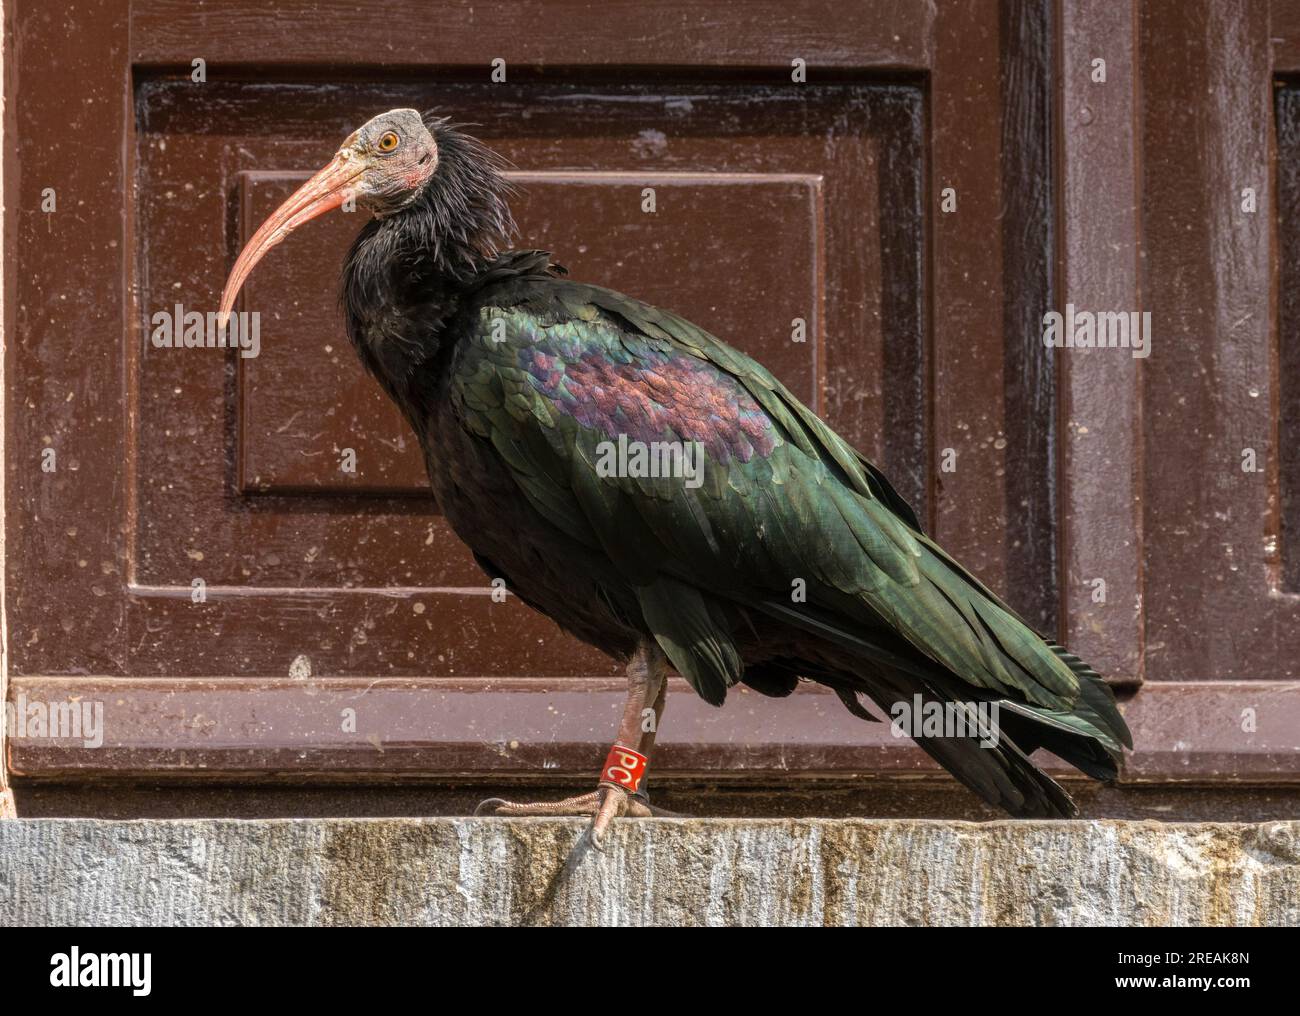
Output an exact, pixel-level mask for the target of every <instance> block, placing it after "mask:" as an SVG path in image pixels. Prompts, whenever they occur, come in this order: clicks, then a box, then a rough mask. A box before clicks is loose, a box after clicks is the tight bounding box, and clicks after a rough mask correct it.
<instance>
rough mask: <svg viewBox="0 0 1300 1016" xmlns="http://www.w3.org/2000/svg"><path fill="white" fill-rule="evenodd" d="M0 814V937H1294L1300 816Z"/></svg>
mask: <svg viewBox="0 0 1300 1016" xmlns="http://www.w3.org/2000/svg"><path fill="white" fill-rule="evenodd" d="M584 828H585V824H584V823H583V822H582V821H580V820H576V819H473V818H433V819H282V820H257V821H244V820H237V819H205V820H196V821H161V820H143V821H131V822H108V821H98V820H91V819H9V820H5V821H0V925H24V924H30V925H46V924H54V925H65V924H67V925H100V924H112V925H117V924H121V925H149V924H161V925H208V924H217V925H235V924H243V925H284V924H288V925H321V924H323V925H338V924H346V925H352V924H423V925H466V924H470V925H480V924H488V925H496V924H545V925H558V924H601V925H641V924H660V925H698V924H709V925H809V924H811V925H819V924H835V925H839V924H850V925H853V924H862V925H967V924H1002V925H1008V924H1010V925H1020V924H1030V925H1202V924H1213V925H1289V926H1296V925H1300V822H1271V823H1262V824H1218V823H1205V824H1162V823H1156V822H1118V821H1102V822H1082V821H1079V822H1012V821H1004V822H989V823H964V822H935V821H886V820H856V819H848V820H846V819H686V820H672V819H656V820H636V821H631V820H628V821H619V822H616V823H615V827H614V830H613V834H612V835H611V838H610V850H609V852H608V853H605V854H601V853H598V852H595V851H592V850H590V849H589V848H588V847H587V845H586V842H585V839H584V838H583V836H582V833H583V829H584Z"/></svg>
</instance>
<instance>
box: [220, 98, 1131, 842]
mask: <svg viewBox="0 0 1300 1016" xmlns="http://www.w3.org/2000/svg"><path fill="white" fill-rule="evenodd" d="M503 168H504V163H503V160H501V159H500V158H498V157H497V156H496V155H494V154H493V153H492V152H491V151H489V150H488V149H487V148H485V147H484V146H483V145H481V144H480V143H479V142H477V141H476V140H474V139H473V138H471V137H469V136H468V135H466V134H465V133H464V132H463V131H461V130H459V129H457V127H456V126H454V125H453V124H452V123H450V122H448V121H447V120H446V119H442V118H438V117H435V116H431V115H424V116H422V115H421V114H420V113H418V112H416V111H415V110H413V109H395V110H391V111H389V112H387V113H384V114H382V115H380V116H377V117H375V118H374V119H373V120H371V121H370V122H369V123H367V124H365V125H364V126H363V127H361V128H360V129H359V130H357V131H356V132H355V133H354V134H352V135H351V136H350V137H349V138H348V139H347V140H346V141H345V142H344V143H343V146H342V147H341V148H340V149H339V150H338V152H337V153H336V154H335V156H334V158H333V160H332V161H331V162H330V163H329V164H328V165H327V166H326V167H325V168H324V169H322V170H321V171H320V172H319V173H317V174H316V175H315V176H313V177H312V178H311V179H310V180H308V181H307V183H305V184H304V185H303V186H302V187H301V188H300V189H299V190H298V191H297V192H296V193H295V194H293V196H291V197H290V198H289V199H288V200H287V201H286V202H285V203H284V204H283V205H282V206H281V207H280V208H279V209H278V210H277V211H276V212H274V213H273V214H272V215H271V217H270V218H269V219H267V220H266V222H265V223H264V224H263V225H262V226H261V228H260V229H258V231H257V232H256V234H254V236H253V238H252V239H251V240H250V241H249V243H248V245H247V246H246V248H245V249H244V251H243V252H242V253H241V254H240V255H239V258H238V259H237V260H236V262H235V265H234V267H233V269H232V270H231V273H230V278H229V280H228V281H227V283H226V287H225V291H224V292H223V294H222V299H221V310H222V315H223V320H224V315H225V314H227V313H228V312H229V311H230V309H231V307H232V306H233V304H234V300H235V297H236V295H237V293H238V291H239V289H240V287H241V286H242V284H243V282H244V280H245V279H246V278H247V277H248V275H249V273H250V272H251V271H252V270H253V268H254V266H256V264H257V263H258V261H260V260H261V259H262V257H264V256H265V254H266V252H267V251H268V250H270V248H271V247H273V246H275V245H276V244H278V243H279V242H280V241H281V240H283V239H284V238H285V237H286V236H288V235H289V233H290V232H291V231H292V230H294V229H296V228H297V227H298V226H301V225H302V224H303V223H305V222H307V221H308V220H310V219H313V218H315V217H317V216H318V215H321V214H322V213H324V212H327V211H329V210H330V209H333V208H336V207H338V206H339V205H341V204H342V203H343V202H344V201H345V200H346V199H347V198H348V197H354V198H355V199H356V202H357V203H358V204H359V205H360V206H361V207H363V208H364V209H366V210H367V211H369V212H370V214H371V216H372V218H371V220H370V221H369V222H368V223H367V224H366V225H365V226H364V228H362V230H361V233H360V235H359V236H358V237H357V239H356V241H355V242H354V243H353V245H352V249H351V251H350V252H349V253H348V256H347V261H346V264H345V266H344V269H343V279H342V303H343V308H344V311H345V314H346V321H347V331H348V335H349V336H350V337H351V340H352V342H353V344H354V345H355V346H356V350H357V353H358V355H359V356H360V357H361V361H362V363H363V364H365V366H366V368H367V369H368V370H369V372H370V373H371V374H373V375H374V377H375V378H376V380H377V381H378V382H379V384H380V385H381V386H382V387H383V388H384V390H385V391H386V392H387V393H388V394H389V396H390V397H391V398H392V399H393V401H394V402H396V403H397V405H398V406H399V407H400V408H401V410H402V412H403V413H404V414H405V416H406V418H407V420H409V421H410V424H411V427H412V429H413V430H414V431H415V434H416V436H417V437H418V438H419V441H420V446H421V448H422V449H423V451H424V457H425V462H426V464H427V466H428V472H429V480H430V482H431V484H432V487H433V494H434V497H435V498H436V500H437V504H438V507H439V508H440V509H441V511H442V513H443V515H445V516H446V518H447V521H448V522H449V523H450V525H451V527H452V528H453V529H454V531H455V532H456V534H457V535H458V536H459V537H460V539H462V540H464V541H465V543H467V544H468V545H469V547H470V548H471V549H472V550H473V552H474V556H475V558H476V560H477V561H478V563H479V564H480V565H481V566H482V568H483V570H484V571H485V572H486V573H487V574H488V575H489V576H492V577H493V578H498V577H499V578H502V579H504V580H505V582H506V584H507V586H508V588H509V589H510V590H511V591H512V592H514V593H515V594H516V595H517V596H518V597H519V598H520V599H521V600H522V601H523V602H524V603H527V604H528V605H530V606H531V607H533V608H535V609H536V610H539V611H541V612H542V613H544V614H546V615H547V616H548V617H550V618H552V619H553V620H554V621H555V622H556V623H557V624H558V625H559V626H560V627H561V628H563V629H565V630H566V631H568V632H571V633H572V634H574V635H576V636H577V637H578V638H580V639H582V640H583V641H585V642H588V643H590V644H591V645H593V646H596V647H597V648H599V649H601V650H602V651H604V652H605V653H607V654H609V655H610V656H611V657H613V658H615V659H616V660H619V661H621V662H622V663H624V664H625V665H626V668H627V682H628V693H627V704H626V707H625V710H624V713H623V719H622V722H621V723H620V724H619V728H618V732H617V735H616V738H615V742H614V747H613V749H612V750H611V753H610V756H609V759H608V761H607V763H606V766H605V768H604V770H603V771H602V773H601V776H600V779H599V782H598V785H597V789H596V790H595V791H593V792H592V793H590V794H586V795H583V796H581V797H575V798H571V799H569V800H566V801H559V802H551V803H540V804H514V803H508V802H505V801H500V800H496V799H494V800H492V801H487V802H484V805H483V806H481V808H480V810H483V811H488V812H492V813H495V814H506V815H523V814H584V815H592V816H593V817H592V824H591V838H592V841H593V842H594V843H595V844H596V845H597V846H600V845H601V842H602V837H603V835H604V834H605V831H606V829H607V827H608V824H609V822H610V820H611V819H612V818H613V817H615V816H620V815H636V816H644V815H650V814H655V813H657V811H656V809H653V808H651V806H650V804H649V799H648V797H647V796H646V792H645V790H646V788H645V771H646V767H647V765H648V761H649V757H650V754H651V750H652V747H653V744H654V739H655V731H656V730H657V729H658V724H659V718H660V714H661V712H662V710H663V704H664V689H665V673H666V670H667V668H668V666H669V665H671V667H672V668H673V669H675V670H676V671H677V673H679V674H681V676H682V677H684V678H685V679H686V680H687V681H688V682H689V683H690V685H691V687H692V688H694V689H695V691H696V692H697V693H699V695H700V696H701V697H702V698H703V699H705V700H706V701H707V702H709V703H711V704H713V705H719V706H720V705H722V702H723V699H725V698H726V695H727V689H729V688H731V687H732V686H734V685H736V684H745V685H747V686H749V687H750V688H752V689H754V690H755V691H757V692H760V693H762V694H764V695H770V696H778V697H779V696H785V695H789V694H790V693H791V692H792V691H793V690H794V688H795V685H796V683H797V682H798V681H799V679H800V678H805V679H808V680H811V681H815V682H817V683H819V684H822V685H825V686H827V687H828V688H830V689H831V690H833V691H834V692H835V694H836V695H838V696H839V698H840V699H841V700H842V701H843V703H844V705H845V706H846V707H847V708H848V709H849V710H850V711H851V712H852V713H853V714H854V715H856V716H860V717H862V718H863V719H874V718H875V717H873V716H872V714H871V712H870V710H869V709H868V708H867V703H874V705H875V706H876V708H877V709H879V710H881V711H882V712H884V713H886V714H889V715H891V716H894V717H895V718H897V717H898V716H899V715H900V714H899V712H898V709H899V707H900V706H906V707H908V708H910V707H912V706H916V707H918V708H919V712H920V713H922V714H925V715H929V716H931V717H933V716H943V717H944V718H946V719H947V720H948V721H953V720H956V721H958V722H957V723H956V724H955V725H954V724H953V723H952V722H949V723H946V724H944V725H942V726H934V727H928V726H921V725H917V726H916V727H915V728H909V729H911V732H912V733H914V734H915V739H916V741H917V742H918V743H919V744H920V745H921V747H922V748H924V749H925V751H927V752H929V754H930V755H932V756H933V757H934V758H935V759H937V760H938V761H939V762H940V763H941V764H942V765H943V766H945V767H946V768H947V769H948V770H949V771H950V772H951V773H952V774H953V775H954V776H956V777H957V779H958V780H960V781H961V782H962V783H964V784H966V786H968V787H969V788H971V789H972V790H974V791H975V792H976V793H977V794H979V795H980V796H981V797H983V798H984V799H985V800H986V801H989V802H991V803H993V804H995V805H1000V806H1001V807H1003V808H1005V809H1006V810H1007V811H1008V812H1010V813H1011V814H1013V815H1023V816H1066V815H1072V814H1074V813H1075V811H1076V809H1075V806H1074V803H1073V802H1072V801H1071V800H1070V798H1069V796H1068V795H1067V794H1066V793H1065V792H1064V791H1063V790H1062V789H1061V787H1060V786H1059V785H1058V784H1057V783H1055V782H1054V781H1053V780H1052V779H1050V778H1049V777H1048V776H1047V775H1046V774H1044V773H1043V772H1042V771H1041V770H1039V769H1038V768H1037V767H1036V766H1035V765H1034V764H1033V763H1032V762H1031V761H1030V760H1029V758H1028V757H1027V756H1028V754H1029V753H1030V752H1032V751H1033V750H1035V749H1037V748H1046V749H1048V750H1050V751H1052V752H1055V753H1056V754H1057V755H1058V756H1060V757H1061V758H1063V759H1065V760H1067V761H1068V762H1070V763H1072V764H1073V765H1075V766H1077V767H1078V768H1079V769H1080V770H1082V771H1083V772H1084V773H1086V774H1088V775H1089V776H1092V777H1095V778H1097V779H1101V780H1108V779H1112V778H1114V777H1115V775H1116V763H1117V760H1118V759H1120V758H1121V755H1122V750H1121V745H1128V746H1130V747H1131V745H1132V741H1131V738H1130V735H1129V732H1128V728H1127V727H1126V726H1125V723H1124V720H1123V718H1122V717H1121V716H1120V714H1119V712H1118V710H1117V708H1116V704H1115V699H1114V696H1113V695H1112V693H1111V691H1110V689H1109V688H1108V687H1107V686H1106V684H1105V683H1104V682H1103V681H1102V680H1101V678H1100V677H1098V675H1097V674H1096V673H1095V672H1094V671H1093V670H1092V669H1091V668H1090V667H1089V666H1088V665H1087V664H1085V663H1084V662H1083V661H1082V660H1080V659H1079V658H1078V657H1076V656H1073V655H1072V654H1070V653H1069V652H1067V651H1066V650H1065V649H1064V648H1063V647H1061V646H1060V645H1057V644H1055V643H1054V642H1052V641H1051V640H1050V639H1047V638H1044V637H1043V636H1041V635H1039V634H1038V633H1036V632H1034V631H1033V630H1032V629H1031V628H1030V627H1029V626H1028V625H1027V624H1025V622H1024V621H1022V620H1021V619H1020V618H1019V617H1017V616H1016V614H1015V613H1014V612H1013V611H1012V610H1011V609H1010V608H1009V607H1008V606H1007V605H1006V604H1005V603H1003V602H1002V601H1001V600H1000V599H998V597H996V596H995V595H993V593H991V592H990V591H989V590H988V589H986V588H985V587H984V586H983V585H981V584H980V582H979V581H978V580H977V579H976V578H975V577H974V576H972V575H971V574H970V573H969V572H968V571H966V570H965V569H964V568H963V567H962V566H961V565H960V564H958V563H957V562H956V561H954V560H953V559H952V558H951V557H949V556H948V555H947V554H946V553H944V551H943V550H942V549H941V548H940V547H939V546H938V545H937V544H936V543H935V542H934V541H933V540H931V539H929V538H928V537H927V536H926V535H925V534H924V533H923V532H922V529H921V525H920V523H919V522H918V520H917V517H916V514H915V513H914V512H913V511H912V509H911V508H910V507H909V506H908V504H907V503H906V502H905V501H904V500H903V498H902V497H900V496H899V495H898V493H897V492H896V491H895V490H894V488H893V487H892V486H891V485H890V483H889V481H888V480H887V479H886V478H885V477H884V475H883V474H882V473H881V472H880V471H879V470H878V469H877V468H876V467H875V466H873V465H872V464H871V463H870V462H868V461H867V460H866V459H865V458H864V457H863V456H862V455H860V454H859V453H858V452H857V451H855V450H854V449H853V448H852V447H851V446H850V445H849V444H848V443H847V442H846V441H844V440H843V439H842V438H841V437H839V435H837V434H836V433H835V432H834V431H833V430H831V428H830V427H828V426H827V425H826V424H825V423H823V422H822V421H821V420H820V419H819V418H818V417H817V416H816V415H815V414H814V413H813V412H812V411H811V410H810V409H808V408H807V407H806V406H805V405H803V403H801V402H800V401H799V400H798V399H796V398H795V397H794V396H793V395H792V394H790V392H789V391H788V390H787V389H786V388H785V386H784V385H782V384H781V382H780V381H778V380H777V379H776V378H775V377H773V376H772V375H771V374H770V373H769V372H768V371H767V370H765V369H764V368H763V366H762V365H761V364H759V363H757V362H756V361H754V360H753V359H751V358H750V357H748V356H746V355H745V354H744V353H742V352H740V351H739V350H736V349H734V348H732V347H731V346H729V345H727V344H726V343H724V342H722V341H721V340H720V339H717V338H715V337H714V336H712V335H710V334H708V333H707V332H706V331H704V330H703V329H702V328H699V327H697V326H696V325H693V324H691V323H690V322H689V321H685V320H683V319H682V318H680V317H678V316H677V315H676V314H674V313H672V312H671V311H667V310H661V309H660V308H658V307H652V306H650V305H649V304H646V303H642V302H641V301H640V300H637V299H635V298H633V297H630V296H624V295H623V294H621V293H616V292H613V291H611V290H608V289H603V288H601V287H600V286H597V285H590V284H587V283H582V282H574V281H569V280H567V279H565V278H564V274H565V273H564V270H563V269H562V268H560V267H559V266H558V265H556V264H555V263H554V262H552V261H551V259H550V255H549V253H548V252H546V251H537V250H511V249H509V248H508V243H509V240H510V238H511V236H512V234H513V232H514V231H515V225H514V220H513V219H512V217H511V214H510V209H509V206H508V204H507V199H508V197H509V194H510V187H509V186H508V184H507V182H506V180H505V178H504V176H503ZM665 449H667V450H668V451H667V452H665ZM656 463H657V464H658V465H659V466H661V467H662V468H658V469H656V468H654V467H655V464H656ZM651 712H653V717H651Z"/></svg>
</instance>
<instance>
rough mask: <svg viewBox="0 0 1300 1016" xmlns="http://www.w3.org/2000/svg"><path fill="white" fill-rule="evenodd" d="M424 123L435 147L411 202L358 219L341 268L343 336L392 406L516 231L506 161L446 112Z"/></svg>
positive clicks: (403, 395) (404, 394) (401, 398)
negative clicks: (429, 171)
mask: <svg viewBox="0 0 1300 1016" xmlns="http://www.w3.org/2000/svg"><path fill="white" fill-rule="evenodd" d="M425 126H427V127H428V128H429V131H430V133H431V134H432V135H433V138H434V141H435V142H436V143H437V146H438V166H437V169H436V170H434V173H433V176H432V177H430V178H429V181H428V182H427V183H426V184H425V186H424V189H423V191H422V192H421V193H420V195H419V196H418V197H417V198H416V199H415V201H413V202H412V203H411V204H410V205H408V206H407V207H405V208H403V209H401V210H400V211H397V212H395V213H393V214H392V215H389V216H387V217H385V218H382V219H374V220H372V221H371V222H369V223H367V224H366V226H365V228H363V229H362V230H361V233H360V235H359V236H358V237H357V239H356V241H355V242H354V243H353V244H352V249H351V250H350V251H349V252H348V258H347V261H346V263H345V264H344V268H343V287H342V293H341V303H342V305H343V311H344V314H345V317H346V320H347V325H348V334H349V335H350V336H351V338H352V341H353V343H354V344H355V345H356V347H357V352H358V354H359V355H360V356H361V360H362V362H363V363H364V364H365V365H366V367H367V369H368V370H370V372H371V373H372V374H374V375H375V377H376V378H377V379H378V380H379V382H380V383H381V384H382V385H383V386H384V387H385V388H386V389H388V391H389V394H390V395H392V396H393V397H394V398H396V399H397V400H398V402H399V403H402V402H404V401H405V400H406V399H407V398H408V397H409V393H408V391H407V384H408V382H409V381H410V380H411V378H412V377H413V375H414V374H415V372H416V369H417V368H418V367H419V366H420V365H421V364H422V363H425V362H427V361H428V360H429V359H431V358H433V357H435V356H436V355H437V353H438V350H439V345H440V342H439V340H440V337H441V333H442V329H443V326H444V325H445V323H446V321H447V320H448V319H449V318H450V317H451V316H452V315H453V314H454V313H455V312H456V309H457V304H458V297H459V294H460V293H461V292H462V291H463V290H464V289H465V287H466V286H468V285H469V284H470V283H471V282H472V281H473V280H474V278H475V277H476V276H477V275H478V274H479V273H480V272H481V271H482V270H483V268H484V266H485V265H487V264H488V263H489V262H491V260H492V259H493V258H494V257H495V256H496V254H497V251H498V250H499V249H501V248H502V247H504V246H505V245H506V244H507V243H508V242H509V240H510V237H511V236H512V235H513V234H514V232H515V222H514V219H513V217H512V216H511V214H510V207H509V205H508V204H507V199H508V197H509V196H510V194H511V188H510V185H509V183H507V182H506V179H505V177H504V176H503V175H502V174H503V171H504V170H505V169H506V165H507V164H506V162H505V160H503V159H502V158H501V157H500V156H498V155H497V154H496V153H494V152H493V151H491V150H490V149H488V148H486V147H485V146H483V145H482V144H480V143H479V142H478V141H477V140H475V139H474V138H472V137H470V136H469V135H467V134H464V133H462V132H461V131H460V130H459V129H457V127H456V126H455V125H453V124H450V123H448V122H447V120H445V119H442V118H433V117H428V116H426V117H425Z"/></svg>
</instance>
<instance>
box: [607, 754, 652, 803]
mask: <svg viewBox="0 0 1300 1016" xmlns="http://www.w3.org/2000/svg"><path fill="white" fill-rule="evenodd" d="M649 764H650V760H649V759H648V758H646V757H645V756H644V755H642V754H641V753H640V752H639V751H634V750H633V749H631V748H625V747H623V745H621V744H616V745H614V747H612V748H610V749H609V756H608V757H607V758H606V759H605V768H604V769H602V770H601V772H600V782H601V783H608V784H610V785H611V786H615V787H621V788H623V789H624V790H626V791H627V792H628V793H629V794H635V793H636V792H637V790H638V789H639V788H640V786H641V781H642V780H643V779H645V771H646V767H647V766H648V765H649Z"/></svg>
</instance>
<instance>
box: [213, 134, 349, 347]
mask: <svg viewBox="0 0 1300 1016" xmlns="http://www.w3.org/2000/svg"><path fill="white" fill-rule="evenodd" d="M365 169H366V166H365V163H364V161H363V160H362V159H360V158H357V157H355V156H353V155H352V154H351V153H349V152H348V151H347V150H346V148H345V149H343V150H340V151H339V153H338V154H337V155H335V156H334V158H333V159H332V160H331V161H330V164H329V165H328V166H326V167H325V168H324V169H322V170H321V171H320V172H319V173H317V174H316V175H315V176H313V177H312V178H311V179H310V180H308V181H307V182H306V183H305V184H303V185H302V186H301V187H299V188H298V189H297V190H296V191H294V192H293V194H291V195H290V196H289V199H288V200H287V201H285V203H284V204H282V205H281V206H280V207H279V208H277V209H276V210H275V211H274V212H272V213H271V216H270V217H269V218H268V219H267V220H266V221H265V222H263V223H262V225H261V226H259V227H258V229H257V232H256V233H254V234H253V238H252V239H251V240H249V241H248V244H247V245H246V246H245V247H244V249H243V251H241V252H240V255H239V257H238V258H236V259H235V267H233V268H232V269H231V270H230V277H229V278H228V279H226V286H225V289H223V290H222V291H221V312H220V314H219V315H218V318H217V320H218V322H219V325H220V326H221V327H223V328H224V327H225V324H226V321H227V319H228V318H229V317H230V309H231V308H232V307H233V306H234V305H235V297H237V296H238V295H239V290H240V289H241V288H242V287H243V285H244V280H246V279H247V278H248V277H249V276H250V275H251V274H252V273H253V269H254V268H256V267H257V263H258V262H259V261H261V260H262V258H264V257H265V256H266V253H267V251H269V250H270V249H271V248H272V247H274V246H275V245H276V244H278V243H279V242H280V241H281V240H283V239H284V238H285V237H286V236H288V235H289V234H290V233H292V232H293V231H294V230H295V229H297V228H298V227H299V226H301V225H302V224H303V223H304V222H310V221H311V220H312V219H314V218H316V217H317V216H319V215H324V214H325V213H326V212H329V211H332V210H333V209H335V208H338V207H339V205H341V204H343V202H345V201H346V200H347V199H348V198H349V197H351V196H352V194H353V187H352V182H353V181H354V180H355V179H356V178H357V177H359V176H360V175H361V174H362V173H363V172H365Z"/></svg>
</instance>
